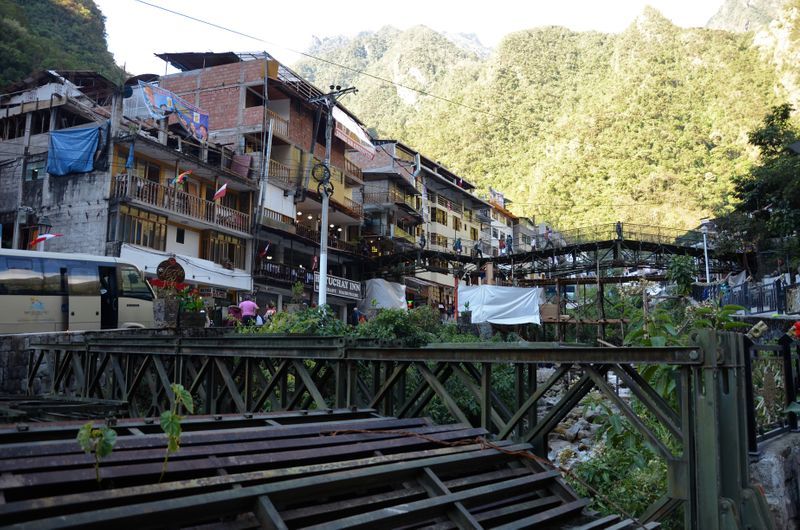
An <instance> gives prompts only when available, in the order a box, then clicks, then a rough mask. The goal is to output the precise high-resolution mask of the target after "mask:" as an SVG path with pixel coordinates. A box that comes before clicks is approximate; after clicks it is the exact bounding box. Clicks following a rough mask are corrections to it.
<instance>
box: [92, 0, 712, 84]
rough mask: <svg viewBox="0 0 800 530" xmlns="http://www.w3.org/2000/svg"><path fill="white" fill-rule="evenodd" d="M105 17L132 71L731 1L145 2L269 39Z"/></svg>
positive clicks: (147, 12) (612, 20) (578, 24)
mask: <svg viewBox="0 0 800 530" xmlns="http://www.w3.org/2000/svg"><path fill="white" fill-rule="evenodd" d="M95 1H96V2H97V4H98V6H99V7H100V10H101V11H102V12H103V14H104V15H105V16H106V31H107V33H108V44H109V48H110V50H111V52H112V53H113V54H114V58H115V59H116V61H117V63H118V64H120V65H125V66H126V69H127V71H128V72H131V73H133V74H142V73H155V74H161V73H163V72H164V68H165V65H164V62H163V61H161V60H160V59H158V58H156V57H154V56H153V54H154V53H159V52H188V51H215V52H226V51H237V52H242V51H262V50H266V51H267V52H269V53H270V54H272V55H273V56H275V57H276V58H277V59H279V60H280V61H282V62H284V63H287V64H289V65H291V64H293V63H294V62H296V61H297V60H298V55H297V54H295V53H292V52H291V50H298V51H305V50H306V49H307V48H308V46H309V45H310V44H311V42H312V38H313V36H316V37H319V38H322V37H330V36H335V35H346V36H350V37H352V36H355V35H356V34H357V33H358V32H360V31H370V30H377V29H380V28H381V27H383V26H387V25H391V26H394V27H396V28H399V29H407V28H409V27H411V26H415V25H419V24H422V25H425V26H428V27H430V28H432V29H435V30H437V31H446V32H450V33H475V34H476V35H477V36H478V38H479V40H480V41H481V42H482V43H483V44H484V45H485V46H490V47H493V46H496V45H497V44H498V43H499V42H500V40H501V39H502V38H503V36H505V35H506V34H508V33H511V32H513V31H518V30H522V29H530V28H534V27H538V26H548V25H560V26H566V27H568V28H570V29H573V30H577V31H587V30H597V31H602V32H619V31H622V30H624V29H625V28H626V27H627V26H628V25H629V24H630V23H631V22H632V21H633V19H634V18H635V17H636V16H638V15H639V14H641V12H642V11H643V9H644V7H645V6H646V5H651V6H653V7H654V8H656V9H657V10H659V11H660V12H661V13H662V14H663V15H664V16H666V17H667V18H669V19H670V20H672V21H673V22H674V23H675V24H677V25H679V26H683V27H695V26H703V25H705V23H706V22H707V21H708V19H709V18H711V16H712V15H713V14H714V13H716V11H717V9H719V6H720V5H721V4H722V0H527V1H526V0H490V1H489V2H486V1H485V0H482V1H480V2H476V1H474V0H460V1H452V0H404V1H403V2H395V3H393V2H375V1H371V2H365V1H362V0H347V1H339V2H331V1H327V2H322V1H319V0H304V1H296V0H295V1H288V2H287V1H275V0H249V1H248V0H171V1H168V0H146V1H147V2H148V3H152V4H157V5H161V6H164V7H167V8H169V9H171V10H173V11H178V12H181V13H184V14H187V15H190V16H193V17H196V18H199V19H202V20H205V21H209V22H213V23H215V24H218V25H220V26H225V27H226V28H229V29H233V30H236V31H239V32H241V33H246V34H248V35H253V36H255V37H258V38H260V39H263V40H264V41H267V42H266V43H265V42H259V41H257V40H253V39H248V38H246V37H241V36H238V35H234V34H231V33H229V32H226V31H223V30H220V29H216V28H212V27H210V26H207V25H204V24H201V23H199V22H196V21H192V20H188V19H186V18H183V17H180V16H178V15H174V14H170V13H166V12H164V11H162V10H159V9H156V8H154V7H150V6H147V5H144V4H142V3H139V2H137V1H136V0H95Z"/></svg>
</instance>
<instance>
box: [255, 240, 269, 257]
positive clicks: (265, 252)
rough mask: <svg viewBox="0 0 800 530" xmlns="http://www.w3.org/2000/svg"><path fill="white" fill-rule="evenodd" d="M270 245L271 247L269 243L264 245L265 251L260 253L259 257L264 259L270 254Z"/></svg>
mask: <svg viewBox="0 0 800 530" xmlns="http://www.w3.org/2000/svg"><path fill="white" fill-rule="evenodd" d="M269 245H270V242H269V241H267V243H266V244H265V245H264V250H262V251H261V252H259V253H258V256H259V257H261V258H263V257H264V256H266V255H267V252H269Z"/></svg>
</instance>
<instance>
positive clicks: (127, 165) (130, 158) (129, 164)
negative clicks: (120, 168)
mask: <svg viewBox="0 0 800 530" xmlns="http://www.w3.org/2000/svg"><path fill="white" fill-rule="evenodd" d="M135 145H136V138H134V139H133V141H132V142H131V148H130V149H128V160H127V161H126V162H125V169H131V168H132V167H133V147H134V146H135Z"/></svg>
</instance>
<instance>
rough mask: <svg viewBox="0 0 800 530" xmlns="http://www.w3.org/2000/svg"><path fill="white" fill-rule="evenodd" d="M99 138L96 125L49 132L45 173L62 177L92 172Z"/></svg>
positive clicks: (98, 129) (98, 130)
mask: <svg viewBox="0 0 800 530" xmlns="http://www.w3.org/2000/svg"><path fill="white" fill-rule="evenodd" d="M99 138H100V128H99V127H98V126H96V125H94V126H92V127H86V128H83V129H68V130H63V131H53V132H51V133H50V150H49V151H48V153H47V172H48V173H50V174H51V175H56V176H62V175H69V174H70V173H88V172H89V171H93V170H94V153H95V151H97V143H98V141H99Z"/></svg>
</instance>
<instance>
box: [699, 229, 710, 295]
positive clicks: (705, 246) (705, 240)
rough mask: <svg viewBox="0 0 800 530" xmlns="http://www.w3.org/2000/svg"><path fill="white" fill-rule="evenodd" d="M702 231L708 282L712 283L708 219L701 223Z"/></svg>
mask: <svg viewBox="0 0 800 530" xmlns="http://www.w3.org/2000/svg"><path fill="white" fill-rule="evenodd" d="M700 231H701V232H703V256H704V257H705V262H706V283H711V274H710V272H709V269H708V221H703V224H702V225H700Z"/></svg>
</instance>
